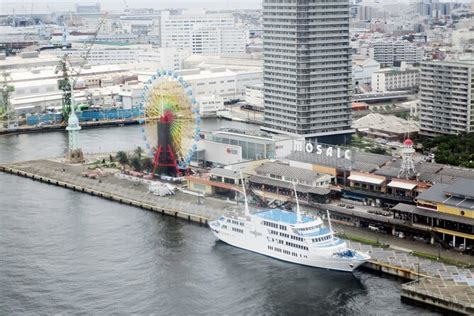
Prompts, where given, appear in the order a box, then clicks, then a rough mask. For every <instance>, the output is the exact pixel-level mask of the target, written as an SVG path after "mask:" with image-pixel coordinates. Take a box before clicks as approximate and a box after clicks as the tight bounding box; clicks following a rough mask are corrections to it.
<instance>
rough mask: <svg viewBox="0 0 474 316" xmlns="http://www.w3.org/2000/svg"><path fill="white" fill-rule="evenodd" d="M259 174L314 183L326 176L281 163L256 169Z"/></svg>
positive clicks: (271, 163)
mask: <svg viewBox="0 0 474 316" xmlns="http://www.w3.org/2000/svg"><path fill="white" fill-rule="evenodd" d="M255 171H256V172H257V173H263V174H272V175H277V176H284V177H285V178H291V179H296V180H298V181H305V182H307V183H314V182H315V181H317V180H319V179H320V178H321V177H323V176H324V175H323V174H321V173H318V172H315V171H312V170H307V169H302V168H297V167H291V166H289V165H287V164H284V163H281V162H267V163H264V164H263V165H261V166H259V167H258V168H257V169H255Z"/></svg>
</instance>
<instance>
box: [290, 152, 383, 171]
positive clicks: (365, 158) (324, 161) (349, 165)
mask: <svg viewBox="0 0 474 316" xmlns="http://www.w3.org/2000/svg"><path fill="white" fill-rule="evenodd" d="M286 159H288V160H295V161H300V162H305V163H310V164H314V165H322V166H327V167H334V168H338V169H342V170H347V171H350V170H355V171H363V172H373V171H374V170H376V169H378V168H379V167H380V166H382V165H384V164H385V163H386V162H388V161H390V160H391V159H392V157H390V156H385V155H379V154H372V153H366V152H361V151H355V150H352V159H351V160H348V159H344V158H335V157H327V156H325V155H317V154H315V153H307V152H303V151H293V152H292V153H291V154H290V155H288V157H286Z"/></svg>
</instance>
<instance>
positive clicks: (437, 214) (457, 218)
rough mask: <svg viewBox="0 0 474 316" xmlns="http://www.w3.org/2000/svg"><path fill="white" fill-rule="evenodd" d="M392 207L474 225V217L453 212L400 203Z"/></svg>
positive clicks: (397, 209)
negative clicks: (452, 213)
mask: <svg viewBox="0 0 474 316" xmlns="http://www.w3.org/2000/svg"><path fill="white" fill-rule="evenodd" d="M392 209H393V210H396V211H400V212H407V213H412V214H417V215H422V216H427V217H433V218H439V219H443V220H447V221H452V222H459V223H463V224H467V225H473V226H474V219H472V218H468V217H465V216H456V215H451V214H447V213H442V212H437V211H429V210H425V209H423V208H420V207H417V206H416V205H411V204H405V203H398V204H397V205H395V206H394V207H393V208H392Z"/></svg>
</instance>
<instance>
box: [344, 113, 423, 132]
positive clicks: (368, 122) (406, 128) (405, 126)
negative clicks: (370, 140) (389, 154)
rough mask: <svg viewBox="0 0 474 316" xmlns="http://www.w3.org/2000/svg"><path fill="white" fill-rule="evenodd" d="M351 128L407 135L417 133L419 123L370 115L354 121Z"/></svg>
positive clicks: (392, 117) (393, 117)
mask: <svg viewBox="0 0 474 316" xmlns="http://www.w3.org/2000/svg"><path fill="white" fill-rule="evenodd" d="M352 128H355V129H362V128H371V129H376V130H381V131H386V132H390V133H397V134H407V133H413V132H418V131H419V130H420V123H418V122H415V121H407V120H404V119H402V118H399V117H396V116H395V115H382V114H379V113H370V114H367V115H366V116H364V117H361V118H360V119H358V120H356V121H354V122H353V123H352Z"/></svg>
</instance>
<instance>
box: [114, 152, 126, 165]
mask: <svg viewBox="0 0 474 316" xmlns="http://www.w3.org/2000/svg"><path fill="white" fill-rule="evenodd" d="M115 158H117V160H118V162H119V164H121V165H122V166H125V165H127V164H128V156H127V153H126V152H124V151H119V152H117V154H116V155H115Z"/></svg>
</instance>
